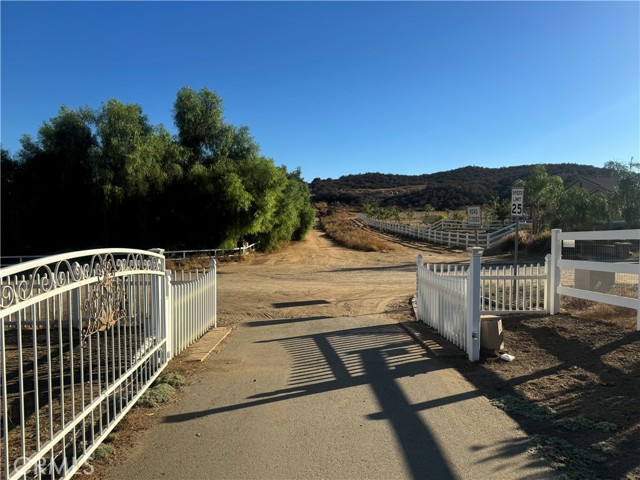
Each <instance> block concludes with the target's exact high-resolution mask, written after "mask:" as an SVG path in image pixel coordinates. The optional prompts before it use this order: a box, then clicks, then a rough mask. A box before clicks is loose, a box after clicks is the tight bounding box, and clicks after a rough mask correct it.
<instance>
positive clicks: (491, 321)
mask: <svg viewBox="0 0 640 480" xmlns="http://www.w3.org/2000/svg"><path fill="white" fill-rule="evenodd" d="M480 346H481V347H482V348H485V349H487V350H502V349H504V332H503V330H502V318H500V317H499V316H497V315H480Z"/></svg>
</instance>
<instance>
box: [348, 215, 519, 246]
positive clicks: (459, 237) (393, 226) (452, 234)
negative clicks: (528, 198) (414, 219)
mask: <svg viewBox="0 0 640 480" xmlns="http://www.w3.org/2000/svg"><path fill="white" fill-rule="evenodd" d="M358 220H360V221H361V222H362V223H364V224H365V225H367V226H369V227H372V228H375V229H377V230H381V231H384V232H391V233H396V234H398V235H404V236H406V237H411V238H416V239H418V240H424V241H427V242H431V243H438V244H442V245H449V246H457V247H465V248H467V247H472V246H480V247H483V248H491V247H494V246H496V245H498V244H499V243H500V242H502V240H503V239H504V238H505V237H506V236H507V235H509V234H510V233H512V232H514V231H515V223H514V224H511V225H507V226H505V227H502V228H500V229H499V230H495V231H491V232H489V231H486V230H484V229H482V230H481V231H478V233H477V235H476V233H475V232H474V231H473V227H469V226H468V225H467V228H466V230H460V228H462V224H460V225H457V224H456V228H455V229H453V225H454V224H453V222H451V221H449V222H448V223H439V224H434V225H431V226H425V227H420V226H416V225H409V224H406V223H397V222H389V221H386V220H378V219H375V218H369V217H368V216H366V215H364V214H358ZM445 228H451V229H450V230H446V229H445Z"/></svg>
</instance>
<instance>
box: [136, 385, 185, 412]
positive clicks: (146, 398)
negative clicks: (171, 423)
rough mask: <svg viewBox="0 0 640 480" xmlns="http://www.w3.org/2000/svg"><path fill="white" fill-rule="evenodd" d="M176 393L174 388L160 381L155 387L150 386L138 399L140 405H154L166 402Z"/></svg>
mask: <svg viewBox="0 0 640 480" xmlns="http://www.w3.org/2000/svg"><path fill="white" fill-rule="evenodd" d="M175 393H176V389H175V388H173V387H172V386H171V385H169V384H168V383H160V384H158V385H156V386H155V387H150V388H149V389H148V390H147V391H146V392H144V394H143V395H142V396H141V397H140V400H138V405H139V406H140V407H145V408H149V407H156V406H158V405H160V404H161V403H165V402H168V401H169V400H170V399H171V398H172V397H173V396H174V395H175Z"/></svg>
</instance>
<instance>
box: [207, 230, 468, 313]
mask: <svg viewBox="0 0 640 480" xmlns="http://www.w3.org/2000/svg"><path fill="white" fill-rule="evenodd" d="M418 254H421V255H423V256H424V257H425V259H427V260H428V259H433V260H432V261H438V262H451V263H458V262H467V261H468V258H469V257H468V255H467V254H466V252H464V251H463V250H460V249H447V248H443V247H438V246H425V245H418V244H412V243H396V248H395V249H394V250H393V251H389V252H384V253H380V252H358V251H354V250H349V249H347V248H343V247H340V246H339V245H337V244H336V243H335V242H334V241H333V240H331V239H330V238H328V237H327V235H326V234H324V233H323V232H322V231H321V230H319V229H318V228H316V229H314V230H312V231H311V232H310V233H309V235H308V237H307V239H306V240H305V241H303V242H297V243H293V244H291V245H290V246H288V247H287V248H285V249H283V250H282V251H280V252H277V253H275V254H259V253H256V254H252V255H250V256H248V257H246V258H245V259H244V260H243V261H241V262H238V263H235V262H226V263H220V264H219V267H218V273H219V276H218V308H219V310H218V319H219V320H218V321H219V324H220V325H230V324H234V323H237V322H242V321H245V320H255V319H278V318H291V317H292V316H299V317H308V316H317V315H326V316H356V315H366V314H373V313H394V314H396V313H397V314H398V315H399V316H401V317H402V318H403V319H406V318H407V315H408V313H409V310H408V308H407V305H408V302H409V299H410V298H411V296H412V295H413V294H414V293H415V282H416V274H415V272H416V267H415V265H416V256H417V255H418ZM436 259H437V260H436ZM244 286H246V288H243V287H244ZM239 292H242V293H239Z"/></svg>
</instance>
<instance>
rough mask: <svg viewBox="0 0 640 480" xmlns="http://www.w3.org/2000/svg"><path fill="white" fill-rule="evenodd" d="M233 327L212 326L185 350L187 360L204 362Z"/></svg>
mask: <svg viewBox="0 0 640 480" xmlns="http://www.w3.org/2000/svg"><path fill="white" fill-rule="evenodd" d="M233 328H234V327H218V328H212V329H211V330H209V331H208V332H207V333H205V334H204V335H203V336H202V337H200V338H199V339H198V340H197V341H196V343H194V344H193V345H192V346H191V347H189V348H188V349H187V351H186V352H185V360H186V361H187V362H204V361H205V360H206V359H207V357H208V356H209V355H210V354H211V352H213V351H214V350H215V349H216V348H217V347H218V345H220V343H221V342H222V341H223V340H224V339H225V338H227V336H228V335H229V334H230V333H231V331H232V330H233Z"/></svg>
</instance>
